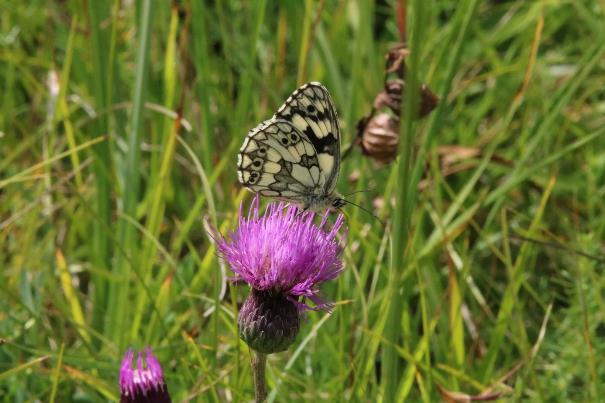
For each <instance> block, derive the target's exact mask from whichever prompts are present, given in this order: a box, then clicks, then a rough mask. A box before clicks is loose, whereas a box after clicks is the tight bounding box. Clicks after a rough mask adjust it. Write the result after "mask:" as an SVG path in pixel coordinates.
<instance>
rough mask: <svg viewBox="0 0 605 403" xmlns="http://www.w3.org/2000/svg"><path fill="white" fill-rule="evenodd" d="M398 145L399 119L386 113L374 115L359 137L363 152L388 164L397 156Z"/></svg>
mask: <svg viewBox="0 0 605 403" xmlns="http://www.w3.org/2000/svg"><path fill="white" fill-rule="evenodd" d="M398 147H399V119H398V118H397V117H396V116H392V115H390V114H388V113H378V114H376V115H374V116H373V117H372V118H371V119H370V121H369V122H368V123H367V125H366V126H365V129H364V131H363V134H362V137H361V149H362V151H363V153H364V154H365V155H367V156H369V157H371V158H372V159H373V160H375V161H377V162H380V163H383V164H388V163H389V162H392V161H393V160H394V159H395V158H396V157H397V151H398Z"/></svg>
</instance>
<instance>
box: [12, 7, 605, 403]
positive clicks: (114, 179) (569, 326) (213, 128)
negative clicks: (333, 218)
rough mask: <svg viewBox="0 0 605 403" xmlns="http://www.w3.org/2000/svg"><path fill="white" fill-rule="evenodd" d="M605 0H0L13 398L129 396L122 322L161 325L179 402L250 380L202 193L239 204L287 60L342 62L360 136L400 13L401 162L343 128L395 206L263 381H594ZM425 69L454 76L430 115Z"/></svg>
mask: <svg viewBox="0 0 605 403" xmlns="http://www.w3.org/2000/svg"><path fill="white" fill-rule="evenodd" d="M397 7H399V9H398V8H397ZM397 10H398V11H397ZM404 11H405V12H404ZM604 13H605V3H604V2H603V1H597V0H592V1H591V0H582V1H566V0H548V1H522V0H519V1H495V0H493V1H478V0H461V1H453V0H452V1H448V0H442V1H435V0H433V1H425V0H410V1H407V2H406V1H402V2H400V3H398V4H395V2H394V1H387V0H381V1H376V2H374V1H366V0H357V1H353V0H351V1H311V0H305V1H300V2H299V1H296V2H295V1H291V2H273V1H266V0H265V1H262V0H261V1H254V2H246V1H236V0H227V1H217V2H210V1H182V2H177V1H175V2H173V3H171V2H168V1H165V2H151V1H149V0H147V1H146V0H141V1H120V0H115V1H92V0H88V1H77V0H67V1H51V2H47V1H40V0H32V1H28V2H12V1H8V0H2V1H0V94H1V97H0V156H1V158H0V200H1V202H0V264H1V265H2V271H1V280H0V293H1V298H0V338H1V339H2V340H1V342H0V343H1V345H0V397H1V399H2V400H3V401H15V402H22V401H51V402H52V401H57V402H67V401H79V402H94V401H106V400H116V399H117V397H118V394H119V391H118V387H117V376H118V367H119V364H120V360H121V357H122V355H123V353H124V351H125V349H126V348H128V347H129V346H133V347H135V348H142V347H144V346H145V345H150V346H152V348H153V350H154V352H155V353H156V354H157V356H158V357H159V359H160V361H161V362H162V364H163V367H164V370H165V372H166V378H167V383H168V386H169V390H170V391H171V394H172V396H173V399H174V400H175V401H181V400H184V399H192V400H199V401H215V402H218V401H221V402H222V401H237V402H242V401H249V400H250V399H251V398H252V396H253V393H252V388H251V374H250V369H249V355H248V350H247V347H246V346H245V345H244V344H243V343H241V342H240V341H239V340H238V337H237V329H236V322H235V317H236V312H237V304H238V303H241V301H242V299H243V298H244V296H245V295H246V293H247V290H246V288H245V287H241V286H231V285H229V284H227V283H226V282H225V274H228V271H227V268H225V267H221V263H220V262H219V260H218V259H217V256H216V253H215V250H214V248H213V246H212V244H211V243H210V241H209V239H208V236H207V234H206V231H205V230H204V226H203V220H202V219H203V217H207V218H208V220H209V221H210V222H211V223H214V224H215V225H218V226H219V227H220V228H221V230H222V231H227V230H229V229H232V228H233V227H234V219H235V218H236V214H237V211H238V207H239V205H240V203H241V202H242V201H243V202H244V204H245V205H247V203H248V201H249V200H250V194H249V193H247V192H245V191H243V190H242V189H241V187H240V186H239V185H238V184H237V179H236V170H235V161H236V152H237V150H238V148H239V146H240V144H241V143H242V139H243V138H244V136H245V135H246V133H247V131H248V130H249V129H250V128H252V127H254V126H255V125H256V124H257V123H258V122H260V121H261V120H263V119H266V118H268V117H270V116H271V115H272V113H273V112H274V110H275V109H276V108H277V107H278V106H279V105H280V104H281V103H282V102H283V100H284V99H285V98H286V97H287V96H288V95H289V94H290V93H291V92H292V91H293V90H294V89H295V88H296V87H297V86H298V85H299V84H301V83H303V82H305V81H310V80H316V81H321V82H322V83H324V84H325V85H326V86H327V87H328V89H329V90H330V92H331V93H332V97H333V99H334V101H335V104H336V106H337V108H338V112H339V115H340V119H341V126H342V132H343V139H342V140H343V141H342V142H343V146H346V145H347V144H350V143H351V142H352V140H353V139H354V138H355V136H356V130H355V125H356V122H357V121H358V120H359V119H360V118H361V117H362V116H364V115H366V114H368V113H369V111H370V109H371V105H372V101H373V98H374V96H375V94H376V93H377V92H378V91H380V90H381V87H382V84H383V78H384V76H383V68H384V54H385V52H386V51H387V50H388V49H389V48H390V47H391V46H392V45H394V44H396V43H398V42H400V41H402V39H404V40H405V42H406V45H407V46H408V48H409V49H411V55H410V58H409V59H408V63H407V64H408V70H407V73H406V80H408V86H407V89H408V91H407V93H406V99H407V100H410V99H412V102H407V103H406V104H405V106H404V109H405V112H406V113H405V114H404V116H405V118H404V119H402V124H401V126H402V135H403V137H402V142H401V143H402V144H401V148H400V150H401V154H400V157H399V159H398V162H396V163H394V164H391V165H387V166H385V167H381V168H380V167H376V166H375V165H374V164H373V163H372V162H371V161H370V160H368V159H367V158H366V157H364V156H362V155H361V153H360V152H359V150H358V149H355V150H353V152H352V153H351V155H350V156H349V157H348V158H347V159H346V160H345V161H344V162H343V166H342V172H341V178H340V183H339V190H340V191H341V192H343V193H350V192H353V191H355V190H361V189H370V190H371V191H370V192H362V193H357V194H355V195H354V196H353V199H352V200H353V201H354V202H356V203H357V204H360V205H362V206H364V207H366V208H370V209H372V208H375V212H376V214H378V215H379V216H380V217H382V218H383V219H384V220H385V221H386V227H383V226H382V225H381V224H380V222H378V221H377V220H375V219H372V217H370V216H369V215H367V214H365V213H364V212H363V211H360V210H359V209H355V208H350V207H347V208H346V213H347V216H348V218H347V223H348V226H349V238H348V247H347V249H346V257H345V259H346V272H345V273H344V274H343V275H342V276H341V277H340V278H339V279H338V281H336V282H334V283H333V284H330V285H328V286H327V287H325V288H324V290H323V291H324V296H325V297H326V298H327V299H330V300H334V301H337V307H336V309H335V310H334V313H333V314H331V315H328V314H326V313H323V312H311V313H309V314H308V317H307V320H306V321H305V324H304V327H303V329H302V331H301V334H300V336H299V339H298V340H297V343H296V344H295V345H294V346H293V347H292V348H291V349H290V350H289V351H288V352H285V353H281V354H276V355H273V356H272V357H270V360H269V363H268V370H269V374H268V380H269V388H270V389H271V390H272V394H271V396H270V397H269V398H270V400H275V401H283V402H286V401H288V402H290V401H330V402H333V401H360V402H374V401H377V400H378V401H380V400H381V401H384V402H392V401H403V400H405V399H408V400H409V401H425V402H429V401H435V400H439V399H441V398H446V397H449V398H451V399H464V398H468V397H469V395H473V396H475V398H483V399H485V398H487V397H498V396H500V397H502V398H504V399H508V400H511V401H515V400H529V401H549V402H550V401H598V400H600V399H602V396H603V395H604V394H605V385H604V380H605V361H604V360H603V357H605V343H604V341H603V340H604V337H605V277H604V276H603V267H604V264H605V243H604V239H605V220H604V219H603V214H604V213H605V136H604V134H605V118H604V114H605V23H604V21H605V19H604V15H605V14H604ZM398 18H399V19H398ZM398 21H399V22H398ZM402 33H403V34H404V35H405V37H402V36H403V35H402ZM419 83H427V84H428V85H429V87H430V88H431V89H432V90H433V91H434V92H436V93H437V94H438V96H439V97H440V99H441V101H440V103H439V104H438V107H437V109H436V110H435V111H434V112H433V113H432V114H431V115H430V116H429V117H427V118H424V119H421V120H414V119H412V117H413V116H412V115H413V113H411V112H413V111H414V109H413V106H414V103H416V102H417V101H415V100H414V99H415V96H414V95H415V94H417V92H415V91H416V90H417V88H418V84H419ZM178 116H182V119H180V118H178ZM451 146H456V147H451ZM352 174H354V175H352ZM352 176H354V177H355V178H352ZM353 179H354V180H353ZM381 200H382V203H379V202H380V201H381ZM385 200H386V201H387V202H384V201H385ZM390 200H394V203H390V202H389V201H390ZM599 357H600V358H599ZM454 392H457V393H459V394H456V393H454ZM465 394H466V396H465Z"/></svg>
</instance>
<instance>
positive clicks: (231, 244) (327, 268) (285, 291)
mask: <svg viewBox="0 0 605 403" xmlns="http://www.w3.org/2000/svg"><path fill="white" fill-rule="evenodd" d="M314 218H315V213H314V212H311V211H304V212H301V211H300V210H298V208H297V207H295V206H288V207H286V206H285V205H284V203H279V204H278V203H271V204H270V205H269V206H268V207H267V209H266V211H265V214H264V215H263V216H260V214H259V200H258V197H256V198H255V199H254V201H253V202H252V206H251V208H250V211H249V213H248V216H247V217H244V216H243V214H242V211H241V208H240V216H239V225H238V228H237V229H236V230H235V231H233V232H231V233H230V234H229V235H228V236H227V237H226V238H225V237H222V236H220V235H219V236H218V237H216V238H217V247H218V251H219V253H220V254H221V256H223V258H224V259H225V260H226V261H227V262H228V264H229V266H230V267H231V270H233V272H234V273H235V279H236V280H243V281H245V282H246V283H248V284H249V285H250V286H251V287H252V288H253V289H255V290H257V291H269V292H271V293H275V294H282V295H285V296H287V297H288V298H289V299H290V300H292V301H293V302H298V300H299V297H302V298H303V299H304V298H308V299H310V300H311V301H313V302H314V303H315V304H316V305H317V307H318V308H326V307H327V305H325V304H322V303H321V300H320V299H319V298H318V296H317V294H318V292H319V288H318V286H319V284H321V283H322V282H325V281H328V280H332V279H334V278H335V277H336V276H338V274H339V273H340V272H341V271H342V268H343V266H342V261H341V259H340V258H341V255H342V243H341V242H340V241H339V240H338V232H339V231H340V229H341V227H342V226H343V220H344V218H343V216H342V215H339V216H338V218H337V219H336V222H335V223H334V225H333V226H332V228H331V229H329V230H328V229H326V227H327V221H328V215H327V214H325V215H324V216H323V217H322V219H321V222H320V224H319V225H318V224H315V222H314ZM298 305H299V308H301V309H302V310H305V309H310V307H309V306H308V305H307V304H305V303H304V302H299V304H298Z"/></svg>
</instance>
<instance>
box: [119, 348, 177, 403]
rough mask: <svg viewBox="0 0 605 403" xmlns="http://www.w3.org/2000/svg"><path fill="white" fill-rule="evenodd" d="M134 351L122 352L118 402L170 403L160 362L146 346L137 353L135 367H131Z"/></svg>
mask: <svg viewBox="0 0 605 403" xmlns="http://www.w3.org/2000/svg"><path fill="white" fill-rule="evenodd" d="M133 358H134V351H133V350H128V351H127V352H126V354H124V359H123V360H122V366H121V367H120V402H122V403H143V402H149V403H170V402H171V399H170V395H169V394H168V388H167V387H166V382H164V374H163V372H162V367H161V366H160V363H159V362H158V360H157V359H156V358H155V356H154V355H153V353H152V352H151V348H149V347H147V348H146V349H145V351H144V352H143V353H139V354H138V355H137V363H136V368H134V369H133V368H132V360H133Z"/></svg>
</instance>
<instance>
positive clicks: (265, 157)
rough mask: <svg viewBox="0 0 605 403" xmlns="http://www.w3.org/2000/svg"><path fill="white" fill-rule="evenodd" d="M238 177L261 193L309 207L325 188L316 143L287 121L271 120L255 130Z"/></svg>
mask: <svg viewBox="0 0 605 403" xmlns="http://www.w3.org/2000/svg"><path fill="white" fill-rule="evenodd" d="M237 177H238V179H239V181H240V183H241V184H242V185H244V186H245V187H247V188H248V189H250V190H252V191H253V192H257V193H260V194H261V195H263V196H271V197H276V198H280V199H285V200H289V201H294V202H298V203H301V204H306V203H307V201H308V200H309V197H318V196H320V195H321V194H322V191H323V189H325V177H324V176H323V175H322V172H321V166H320V161H319V159H318V156H317V153H316V151H315V148H314V146H313V144H312V143H311V142H310V141H309V140H308V139H307V138H306V136H305V135H303V134H302V133H301V132H300V130H299V129H298V128H297V127H296V126H295V125H293V124H292V123H291V122H289V121H287V120H281V119H270V120H268V121H266V122H263V123H262V124H260V125H259V126H258V127H256V128H255V129H253V130H251V131H250V133H249V134H248V136H247V137H246V140H245V141H244V144H243V145H242V147H241V149H240V153H239V155H238V161H237Z"/></svg>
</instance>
